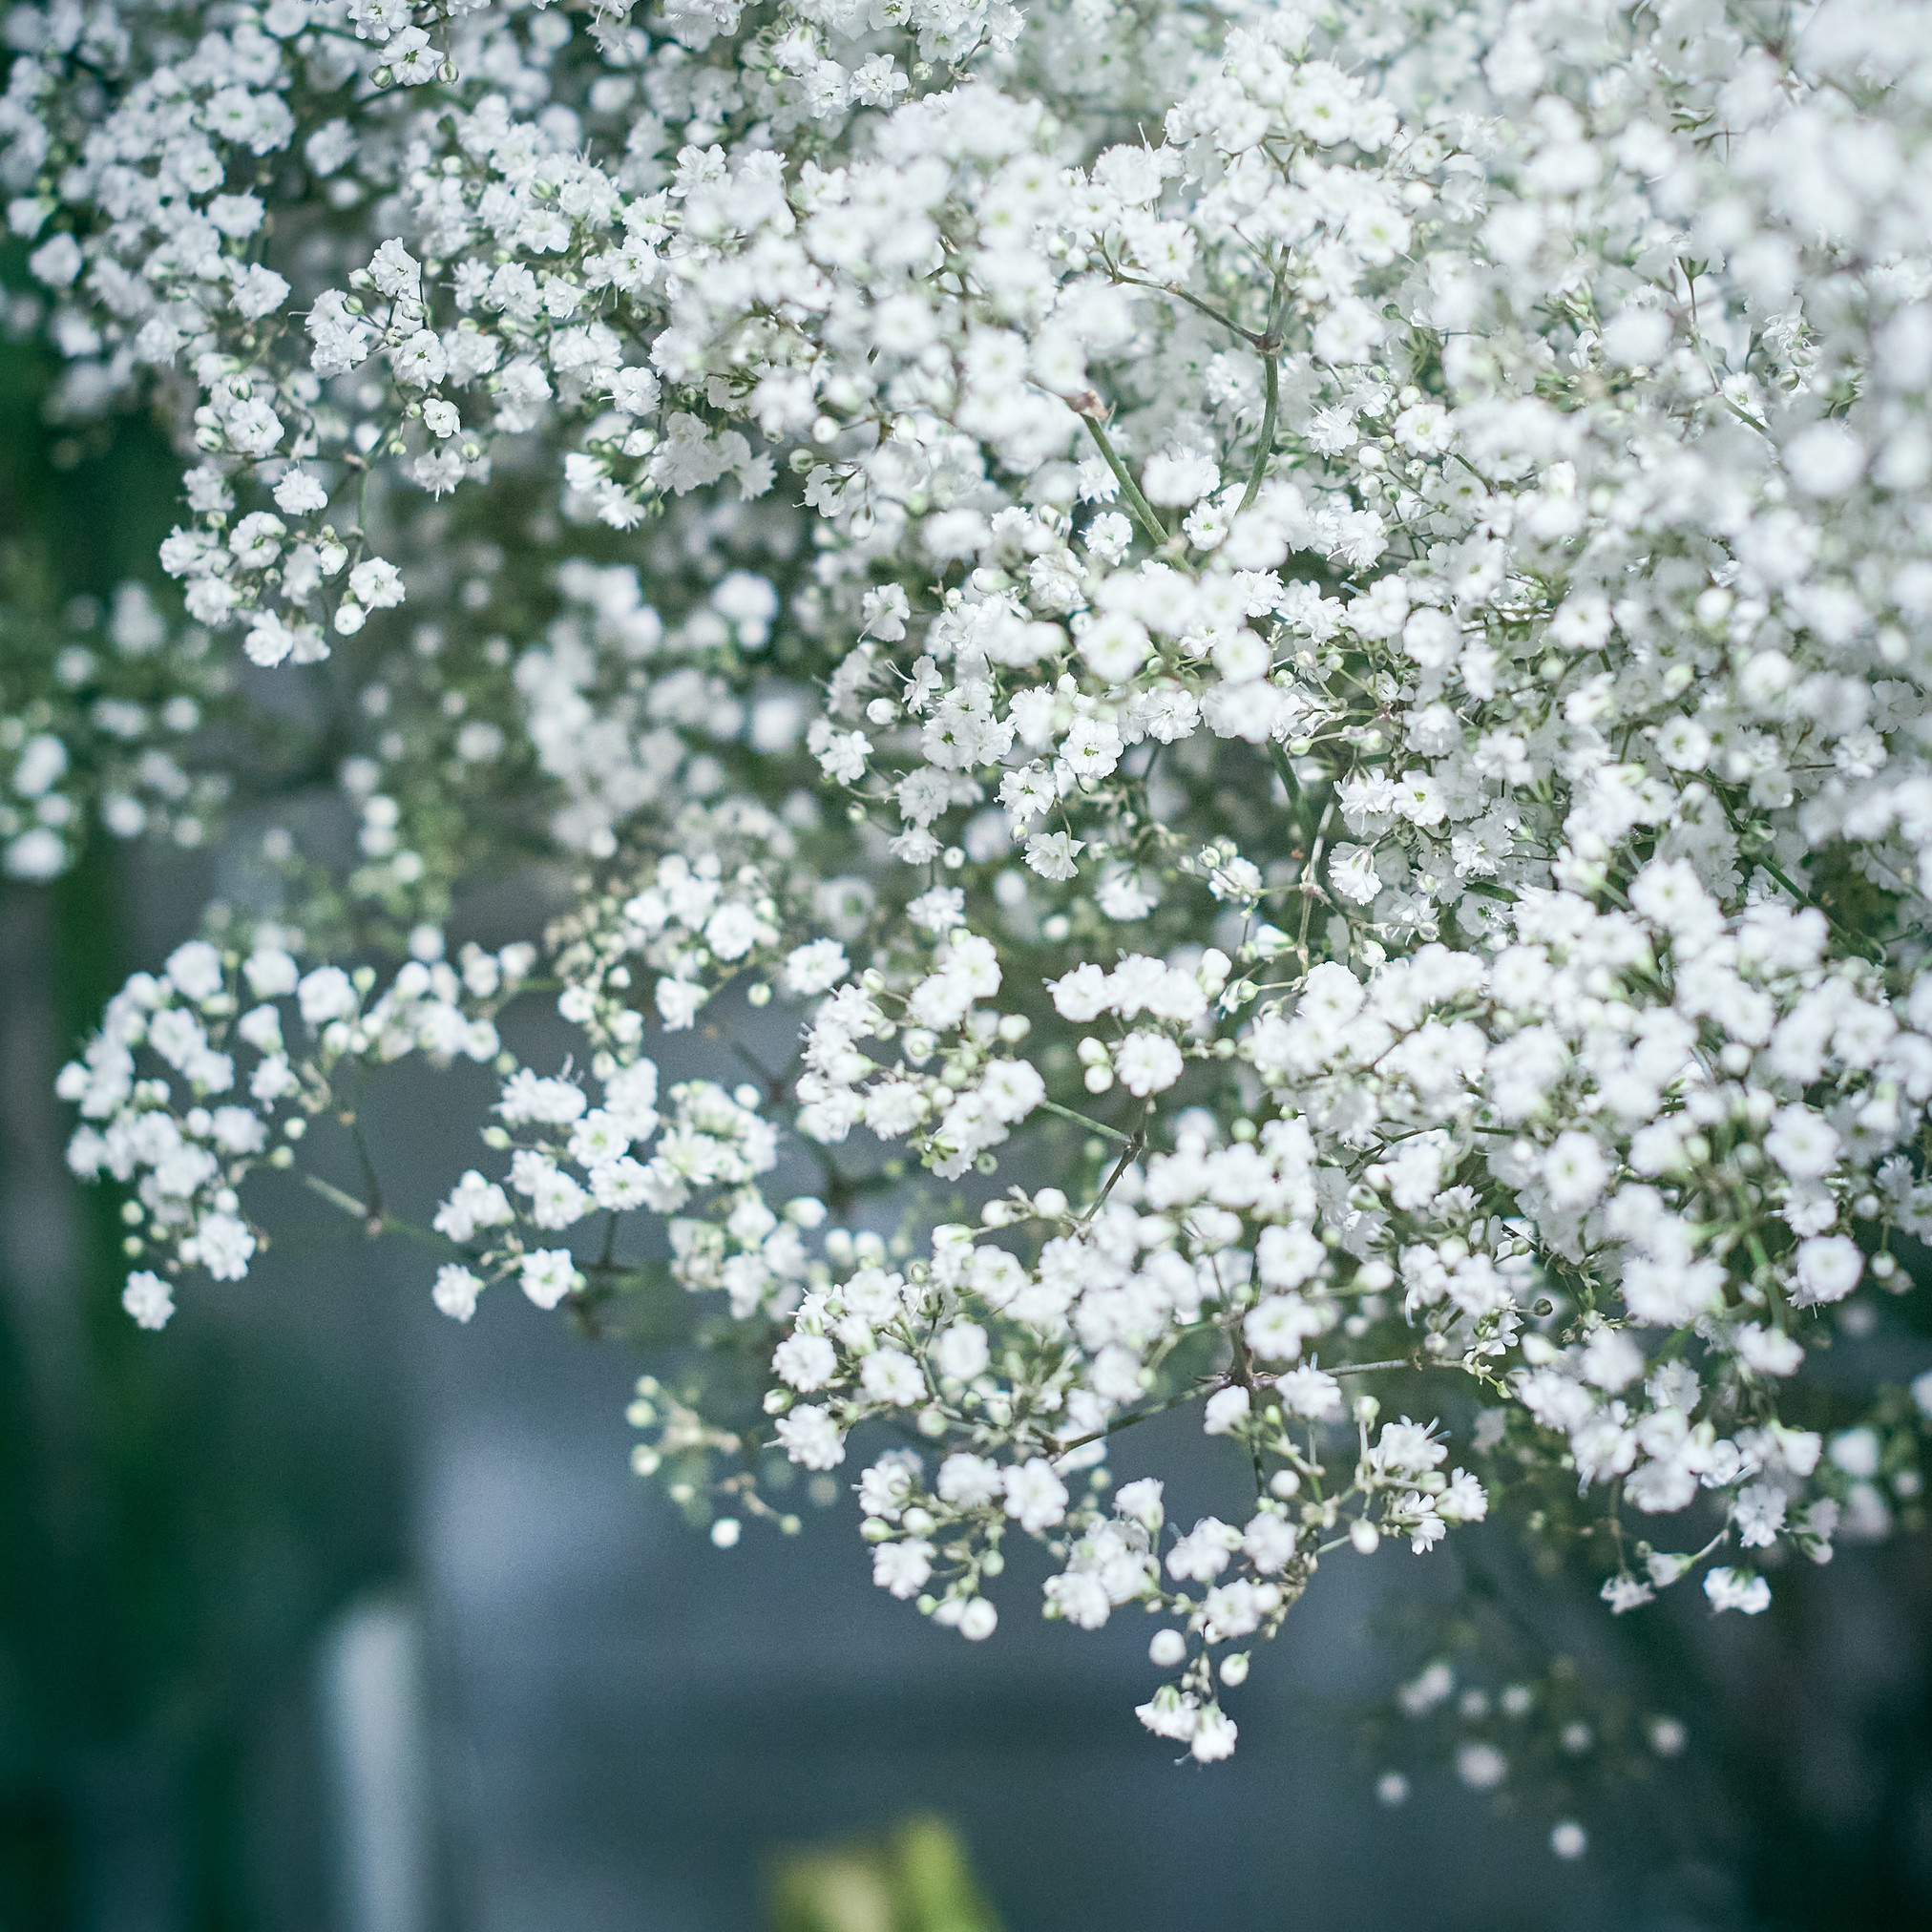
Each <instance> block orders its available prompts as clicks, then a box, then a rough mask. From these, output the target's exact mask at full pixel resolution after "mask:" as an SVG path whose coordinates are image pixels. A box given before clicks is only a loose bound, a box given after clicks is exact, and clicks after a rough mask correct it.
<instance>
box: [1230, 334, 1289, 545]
mask: <svg viewBox="0 0 1932 1932" xmlns="http://www.w3.org/2000/svg"><path fill="white" fill-rule="evenodd" d="M1263 368H1265V369H1266V370H1267V383H1268V405H1267V407H1266V408H1265V409H1264V410H1262V412H1261V440H1260V442H1259V443H1257V444H1256V445H1255V450H1254V468H1253V469H1252V470H1250V472H1249V473H1248V488H1247V489H1246V490H1244V491H1243V492H1242V493H1241V505H1240V509H1237V510H1236V511H1235V513H1234V514H1235V515H1237V516H1238V515H1240V514H1241V511H1243V510H1246V509H1248V508H1249V507H1250V505H1251V504H1252V503H1253V501H1254V499H1255V498H1256V497H1257V496H1258V495H1260V494H1261V486H1262V483H1263V481H1264V480H1265V479H1266V477H1267V475H1268V459H1269V458H1270V457H1271V456H1272V455H1273V454H1274V419H1275V415H1276V412H1277V411H1278V410H1280V408H1281V361H1280V358H1279V357H1277V356H1269V357H1268V358H1267V359H1266V361H1265V362H1264V364H1263Z"/></svg>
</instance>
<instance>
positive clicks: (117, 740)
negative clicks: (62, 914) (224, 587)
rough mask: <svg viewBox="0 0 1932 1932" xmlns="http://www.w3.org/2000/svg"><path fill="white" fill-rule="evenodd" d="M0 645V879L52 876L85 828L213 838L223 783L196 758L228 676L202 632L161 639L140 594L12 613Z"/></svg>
mask: <svg viewBox="0 0 1932 1932" xmlns="http://www.w3.org/2000/svg"><path fill="white" fill-rule="evenodd" d="M7 616H8V619H9V621H8V622H7V624H6V631H5V635H4V638H0V774H4V776H0V871H4V872H5V873H6V875H7V876H8V877H9V878H13V879H29V880H45V879H52V878H57V877H59V875H60V874H61V873H62V872H66V871H67V870H68V868H69V867H70V866H71V865H73V861H74V858H75V856H76V855H77V854H78V852H79V851H80V850H81V848H82V846H83V845H84V843H85V840H86V836H87V830H88V823H89V821H90V820H91V819H97V820H98V821H99V823H100V825H101V826H102V827H103V828H105V830H108V831H109V832H111V833H112V834H113V835H114V836H115V838H121V839H132V838H138V837H140V836H142V835H143V834H146V835H148V836H150V837H154V836H159V835H165V836H166V837H168V838H170V839H171V840H172V841H173V843H175V844H176V845H178V846H182V847H194V846H199V845H201V844H202V843H204V842H205V841H206V840H208V839H209V838H211V837H212V836H214V834H215V832H216V830H217V828H218V825H219V820H220V816H221V808H222V806H223V804H224V802H225V800H226V797H227V793H228V784H227V780H226V776H225V774H224V773H222V772H221V771H220V770H211V769H208V768H206V764H205V762H204V760H203V759H202V758H201V757H200V756H198V755H196V754H197V752H198V751H199V749H200V734H201V733H202V732H203V730H204V728H205V727H206V726H208V725H211V724H213V723H214V722H216V720H217V719H218V718H219V717H220V716H221V714H222V713H223V712H224V711H225V710H226V709H227V708H228V704H227V703H226V701H227V700H228V698H229V696H230V693H231V691H232V683H233V681H232V677H231V675H230V671H229V667H228V666H227V665H226V664H225V663H223V662H221V660H220V659H219V658H218V657H216V656H215V655H214V653H213V652H212V651H211V650H210V641H209V638H208V635H207V633H206V632H205V631H202V630H200V629H198V628H195V627H193V626H190V627H188V628H187V629H185V630H183V631H180V632H179V633H178V634H177V633H173V632H171V630H170V627H169V625H168V623H167V621H166V620H165V619H164V618H163V616H162V614H161V612H160V611H159V609H158V607H157V606H156V603H155V600H154V599H153V598H152V597H151V596H150V595H149V593H148V591H147V589H146V588H145V586H143V585H141V584H139V583H124V584H122V585H121V586H120V587H119V589H118V590H117V591H116V592H115V597H114V600H113V603H112V605H111V606H110V607H109V608H108V610H107V611H105V612H103V611H102V609H101V608H100V605H99V603H98V602H97V600H95V599H90V598H81V599H75V600H74V602H73V604H72V605H71V606H70V607H69V609H68V610H67V611H65V612H63V613H61V614H60V615H59V617H58V618H57V619H54V620H49V619H48V617H47V614H45V613H43V612H36V611H33V610H32V609H31V608H28V607H23V608H21V609H19V610H17V611H10V612H8V613H7Z"/></svg>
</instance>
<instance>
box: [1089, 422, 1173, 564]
mask: <svg viewBox="0 0 1932 1932" xmlns="http://www.w3.org/2000/svg"><path fill="white" fill-rule="evenodd" d="M1082 421H1084V422H1085V424H1086V426H1087V429H1088V430H1089V431H1091V432H1092V434H1093V439H1094V442H1095V443H1096V444H1097V445H1098V446H1099V448H1100V452H1101V454H1102V455H1103V457H1105V458H1106V465H1107V468H1108V469H1109V470H1111V471H1112V472H1113V473H1114V478H1115V480H1116V481H1117V482H1118V483H1119V484H1120V486H1121V494H1123V495H1124V497H1125V498H1126V499H1127V508H1128V509H1129V510H1131V511H1132V512H1133V513H1134V519H1135V521H1136V522H1138V523H1139V524H1140V526H1141V528H1142V529H1143V530H1145V532H1146V533H1147V535H1148V536H1150V537H1152V538H1153V540H1154V541H1155V542H1156V543H1157V544H1166V543H1168V542H1170V541H1171V540H1172V537H1173V533H1172V532H1171V531H1170V530H1169V529H1168V528H1167V526H1166V524H1165V523H1163V522H1162V521H1161V519H1160V518H1159V517H1158V516H1157V515H1155V514H1154V506H1153V505H1152V504H1151V503H1149V502H1148V501H1147V499H1146V498H1145V496H1143V495H1142V494H1141V486H1140V485H1139V484H1138V483H1136V482H1135V481H1134V479H1133V476H1132V474H1131V473H1129V472H1128V469H1127V466H1126V465H1125V464H1124V463H1123V462H1122V461H1121V459H1120V456H1119V455H1118V453H1117V452H1115V450H1114V446H1113V444H1112V443H1110V442H1109V441H1108V440H1107V432H1106V431H1105V430H1103V428H1102V427H1101V421H1100V418H1099V417H1098V416H1086V417H1083V418H1082Z"/></svg>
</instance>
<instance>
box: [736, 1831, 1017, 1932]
mask: <svg viewBox="0 0 1932 1932" xmlns="http://www.w3.org/2000/svg"><path fill="white" fill-rule="evenodd" d="M769 1891H770V1898H771V1924H772V1932H1000V1922H999V1920H998V1918H997V1917H996V1916H995V1914H994V1911H993V1907H992V1906H991V1905H989V1904H988V1903H987V1901H986V1898H985V1895H984V1894H983V1893H982V1892H981V1891H980V1889H979V1883H978V1880H977V1879H976V1878H975V1877H974V1875H973V1866H972V1861H971V1859H969V1858H968V1856H967V1852H966V1846H965V1842H964V1840H963V1839H962V1838H960V1836H959V1834H958V1833H957V1832H956V1830H955V1829H954V1828H953V1827H952V1826H951V1825H949V1824H948V1823H946V1821H945V1820H944V1819H943V1818H935V1817H914V1818H908V1819H907V1820H906V1822H905V1823H904V1824H902V1825H900V1826H899V1827H898V1829H897V1830H896V1831H894V1832H893V1835H892V1836H891V1837H890V1838H886V1839H884V1840H883V1841H881V1842H879V1843H875V1844H849V1845H837V1846H830V1847H826V1848H824V1849H815V1850H807V1851H797V1852H791V1853H788V1854H786V1855H785V1856H784V1857H783V1858H781V1859H779V1860H778V1862H777V1863H776V1865H775V1866H774V1867H773V1871H772V1875H771V1880H770V1886H769Z"/></svg>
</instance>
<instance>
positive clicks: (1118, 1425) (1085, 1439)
mask: <svg viewBox="0 0 1932 1932" xmlns="http://www.w3.org/2000/svg"><path fill="white" fill-rule="evenodd" d="M1207 1393H1208V1385H1207V1384H1206V1383H1204V1384H1203V1385H1202V1386H1201V1387H1200V1388H1198V1389H1188V1390H1187V1391H1185V1392H1184V1393H1183V1394H1181V1395H1178V1396H1169V1397H1167V1399H1166V1401H1165V1402H1156V1403H1155V1404H1154V1406H1153V1407H1152V1408H1151V1409H1137V1410H1136V1411H1135V1412H1134V1413H1133V1414H1132V1415H1131V1416H1123V1417H1122V1418H1121V1419H1120V1420H1119V1421H1118V1422H1109V1423H1108V1424H1107V1426H1106V1427H1105V1428H1104V1429H1094V1430H1091V1431H1089V1433H1088V1434H1086V1435H1084V1436H1076V1437H1075V1438H1074V1439H1073V1440H1072V1441H1071V1442H1062V1443H1061V1444H1060V1446H1059V1447H1058V1448H1057V1449H1056V1450H1055V1452H1054V1460H1055V1461H1058V1460H1060V1458H1061V1457H1062V1456H1070V1455H1072V1454H1073V1452H1074V1451H1075V1450H1076V1449H1084V1448H1085V1447H1086V1445H1087V1444H1088V1443H1089V1442H1100V1441H1103V1440H1104V1439H1106V1438H1107V1437H1109V1436H1118V1435H1119V1434H1120V1433H1121V1431H1122V1430H1123V1429H1131V1428H1132V1427H1133V1426H1134V1424H1135V1423H1136V1422H1148V1421H1151V1420H1152V1419H1153V1418H1155V1417H1156V1416H1165V1415H1166V1413H1167V1411H1168V1410H1169V1409H1178V1408H1179V1407H1180V1406H1181V1404H1182V1403H1183V1402H1194V1401H1198V1400H1199V1399H1200V1398H1201V1397H1203V1396H1205V1395H1206V1394H1207Z"/></svg>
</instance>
